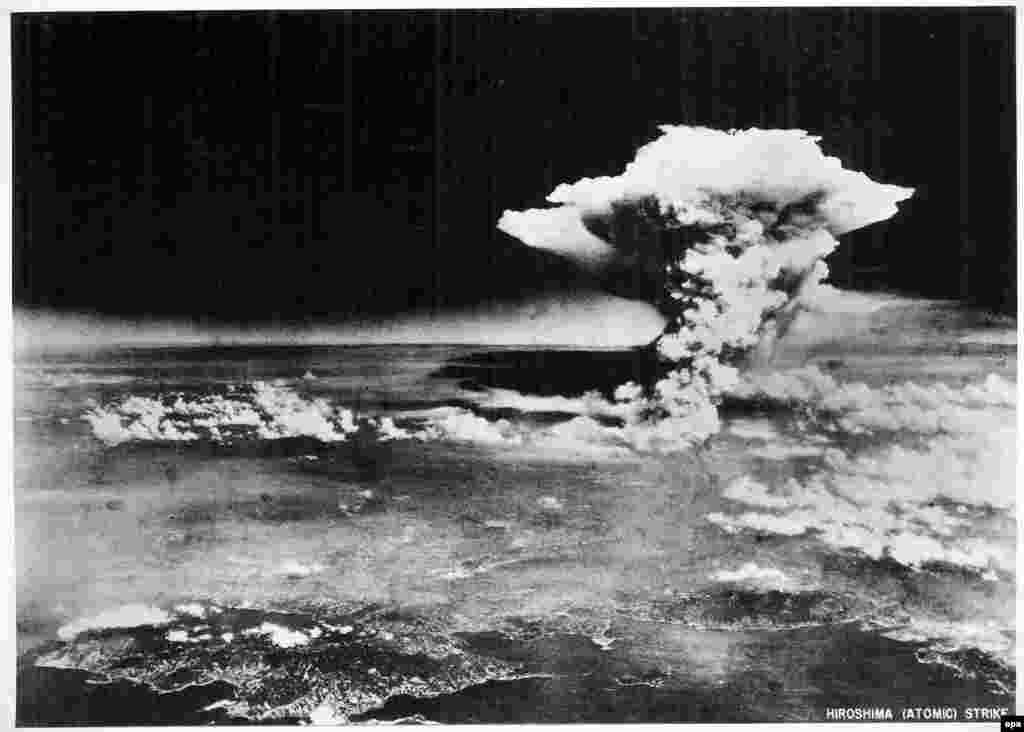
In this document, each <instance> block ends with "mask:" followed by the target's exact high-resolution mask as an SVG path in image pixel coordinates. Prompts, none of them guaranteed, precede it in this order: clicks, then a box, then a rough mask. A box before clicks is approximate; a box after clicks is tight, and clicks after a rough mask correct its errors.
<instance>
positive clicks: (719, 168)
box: [498, 125, 913, 447]
mask: <svg viewBox="0 0 1024 732" xmlns="http://www.w3.org/2000/svg"><path fill="white" fill-rule="evenodd" d="M660 130H661V132H662V135H661V137H659V138H658V139H656V140H654V141H653V142H651V143H649V144H647V145H645V146H643V147H641V148H640V149H639V150H638V151H637V154H636V158H635V159H634V160H633V162H631V163H629V164H628V165H627V166H626V169H625V171H624V172H623V173H622V174H621V175H618V176H614V177H600V178H584V179H582V180H579V181H577V182H575V183H571V184H562V185H559V186H558V187H557V188H556V189H555V190H554V191H553V192H552V193H551V194H550V195H549V196H548V197H547V200H548V201H550V202H551V203H553V204H558V205H557V206H555V207H552V208H547V209H531V210H527V211H506V212H505V213H504V215H503V216H502V217H501V220H500V221H499V222H498V227H499V228H500V229H501V230H502V231H505V232H506V233H508V234H511V235H512V236H515V237H516V238H518V239H519V240H521V241H522V242H524V243H525V244H527V245H529V246H532V247H537V248H540V249H548V250H550V251H553V252H557V253H559V254H561V255H562V256H565V257H568V258H570V259H573V260H575V261H577V262H578V263H580V264H581V265H583V266H586V267H588V268H590V269H597V268H601V267H606V268H607V267H609V265H608V263H609V262H612V261H613V260H617V261H618V262H619V266H620V267H622V266H623V263H624V265H625V267H626V270H625V272H624V276H625V277H626V278H627V282H626V283H625V287H626V288H627V289H628V291H629V292H630V294H631V295H633V296H635V297H642V298H644V299H647V300H648V301H650V302H652V303H654V304H655V305H656V306H657V307H658V309H659V310H660V311H661V313H662V314H663V315H664V316H665V318H666V320H667V325H666V327H665V330H664V332H663V333H662V334H661V335H660V336H659V337H658V338H657V339H656V340H655V341H654V342H653V343H652V344H651V348H652V350H654V351H655V353H656V355H657V358H658V359H659V361H660V363H661V365H662V368H661V370H660V374H661V377H660V378H659V379H656V380H655V381H654V383H651V384H643V385H638V384H635V383H628V384H624V385H622V386H621V387H619V389H618V390H617V391H616V393H615V399H616V401H617V402H618V406H619V409H618V410H617V411H618V413H619V414H623V415H626V416H627V417H626V422H627V426H626V430H627V431H630V430H634V431H635V434H636V435H639V434H641V433H642V434H644V435H645V438H644V442H645V443H647V444H646V446H647V447H651V446H652V445H651V444H650V438H651V436H652V434H653V435H654V436H655V437H656V441H661V440H662V439H664V440H668V441H670V442H671V441H676V440H683V441H686V440H693V439H703V438H704V437H707V436H708V435H710V434H712V433H714V432H716V431H717V430H718V415H717V409H716V406H715V405H716V403H717V402H718V400H719V398H720V397H721V395H722V394H723V393H724V392H726V391H727V390H729V389H730V388H731V387H733V386H734V385H735V384H736V382H737V378H738V370H737V366H738V365H739V364H740V363H741V362H742V361H743V360H744V359H746V358H749V357H751V356H752V355H754V354H755V352H756V351H757V350H758V347H759V346H760V347H761V348H764V347H765V346H766V345H767V346H770V344H771V342H772V341H773V340H774V339H775V338H776V337H778V335H780V334H781V333H782V332H784V330H785V327H786V325H787V324H788V323H789V322H790V321H791V319H792V317H793V315H794V314H795V313H796V312H797V311H798V309H799V308H800V307H802V306H806V305H809V304H811V303H813V301H814V299H815V298H816V297H818V296H820V295H821V294H823V292H824V290H825V288H827V287H828V286H827V285H824V284H823V282H824V280H825V278H826V277H827V275H828V267H827V265H826V264H825V262H824V258H825V257H826V256H828V254H830V253H831V252H832V251H833V250H834V249H835V248H836V247H837V246H838V241H837V240H836V237H837V236H840V235H842V234H843V233H845V232H848V231H851V230H853V229H857V228H860V227H863V226H866V225H868V224H871V223H874V222H877V221H883V220H885V219H888V218H889V217H891V216H893V215H894V214H895V213H897V207H896V204H897V203H898V202H900V201H903V200H905V199H907V198H909V197H910V196H911V195H912V193H913V190H912V189H910V188H902V187H899V186H894V185H885V184H880V183H876V182H875V181H872V180H871V179H870V178H868V177H867V176H866V175H864V174H863V173H858V172H855V171H851V170H846V169H844V168H843V167H842V164H841V162H840V161H839V160H838V159H837V158H834V157H829V156H826V155H824V154H823V153H822V151H821V148H820V147H819V145H818V140H819V139H820V138H818V137H813V136H811V135H808V134H807V133H806V132H804V131H802V130H759V129H749V130H743V131H729V132H723V131H720V130H712V129H706V128H694V127H685V126H670V125H666V126H662V127H661V128H660ZM620 276H621V275H620ZM620 286H621V285H620ZM652 428H653V432H652ZM627 441H631V440H627Z"/></svg>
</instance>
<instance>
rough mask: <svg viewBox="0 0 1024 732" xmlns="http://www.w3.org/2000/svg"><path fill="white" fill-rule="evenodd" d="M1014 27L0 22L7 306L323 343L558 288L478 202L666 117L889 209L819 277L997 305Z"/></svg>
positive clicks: (585, 17) (495, 16)
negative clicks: (415, 314) (9, 281)
mask: <svg viewBox="0 0 1024 732" xmlns="http://www.w3.org/2000/svg"><path fill="white" fill-rule="evenodd" d="M1013 12H1014V11H1013V9H1012V8H998V9H984V8H972V9H969V10H963V9H928V10H919V9H899V8H884V9H869V8H859V9H845V10H844V9H792V10H787V9H768V10H740V9H718V10H698V9H686V10H661V9H644V10H634V11H630V10H615V11H605V10H585V11H579V10H574V11H569V10H551V11H525V10H524V11H458V12H452V11H416V12H384V11H377V12H370V11H359V12H340V11H338V12H313V13H306V12H302V13H300V12H277V13H269V12H253V13H238V12H230V13H226V12H225V13H196V12H174V13H132V14H124V13H116V14H113V13H110V14H108V13H104V14H84V13H43V14H17V15H15V16H14V18H13V53H14V58H13V65H14V85H13V89H14V135H15V219H14V222H15V230H14V293H15V302H16V304H17V305H20V306H38V307H47V308H56V309H73V310H77V311H83V310H84V311H93V312H101V313H110V314H115V315H116V314H123V315H132V316H138V315H140V314H152V315H154V316H175V315H181V316H187V317H189V318H192V319H195V320H198V321H248V322H252V321H275V320H277V321H296V320H298V321H303V320H305V321H314V322H316V321H324V322H327V321H337V320H344V319H346V318H349V317H353V316H364V315H376V314H387V313H397V312H402V311H405V310H410V309H420V310H423V309H428V310H430V309H436V308H444V307H450V306H460V305H467V304H472V303H476V302H480V301H482V300H487V299H492V298H508V297H517V296H521V295H522V294H524V293H529V292H535V291H537V290H539V289H564V288H571V287H575V286H585V285H586V282H585V280H584V279H583V278H582V276H581V275H578V274H577V273H575V272H574V271H573V269H572V268H571V267H570V266H568V265H567V264H565V263H563V262H561V261H560V260H558V259H557V258H556V257H554V256H553V255H548V254H546V253H542V252H537V251H534V250H530V249H528V248H526V247H525V246H522V245H520V244H518V243H517V242H516V241H515V240H513V239H511V238H510V237H508V236H506V235H505V234H503V233H501V232H499V231H497V230H496V229H495V223H496V222H497V219H498V217H499V216H500V214H501V212H502V210H504V209H506V208H513V209H522V208H526V207H531V206H538V205H542V204H543V199H544V196H545V195H546V194H547V193H548V192H550V190H551V189H552V188H553V187H554V186H555V185H556V184H557V183H559V182H562V181H571V180H576V179H577V178H580V177H582V176H593V175H613V174H617V173H619V172H620V171H621V170H622V168H623V166H624V165H625V163H626V162H628V161H629V160H630V159H631V158H632V156H633V151H634V150H635V148H636V147H637V146H639V145H641V144H643V143H645V142H647V141H649V140H650V139H652V138H653V137H655V136H656V134H657V131H656V125H657V124H660V123H687V124H696V125H707V126H713V127H719V128H730V127H748V126H758V127H799V128H803V129H807V130H809V131H811V132H813V133H815V134H820V135H822V136H823V138H824V141H823V145H824V147H825V149H826V151H827V152H828V153H830V154H833V155H837V156H838V157H840V158H841V159H842V160H843V161H844V163H845V164H846V166H847V167H852V168H855V169H860V170H864V171H865V172H866V173H868V174H869V175H870V176H871V177H873V178H875V179H877V180H881V181H884V182H888V183H896V184H900V185H907V186H913V187H915V188H917V189H918V191H917V195H916V196H915V197H914V199H913V200H912V201H911V202H909V203H907V204H904V206H903V212H902V213H901V214H900V215H899V216H898V217H897V218H896V219H894V220H893V221H891V222H889V223H886V224H881V225H876V226H873V227H870V228H869V229H866V230H862V231H860V232H855V233H854V234H851V235H848V236H847V237H845V238H844V247H843V248H842V249H841V250H840V252H838V253H837V254H836V255H834V256H833V257H832V258H831V260H830V264H831V266H832V269H833V272H834V277H833V281H835V282H836V283H838V284H840V285H843V286H857V287H862V288H896V289H902V290H907V291H911V292H919V293H922V294H925V295H942V296H951V297H968V298H971V299H974V300H977V301H979V302H981V303H982V304H984V305H986V306H989V307H993V308H998V309H1003V310H1015V308H1016V260H1015V256H1016V255H1015V252H1016V218H1015V216H1016V214H1015V206H1016V192H1015V180H1014V176H1015V170H1016V149H1015V128H1014V124H1015V121H1014V110H1015V95H1014V73H1015V66H1014V39H1013V27H1014V17H1013Z"/></svg>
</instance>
